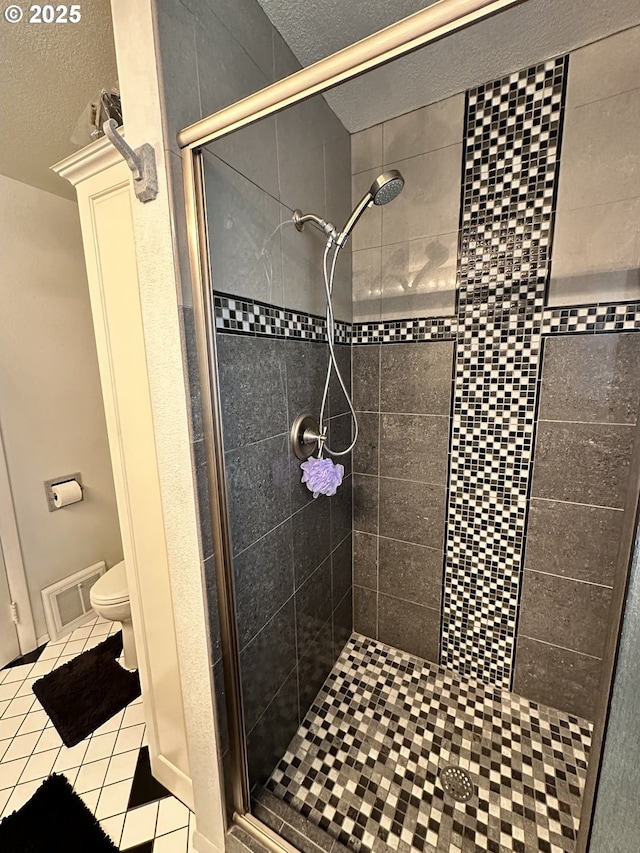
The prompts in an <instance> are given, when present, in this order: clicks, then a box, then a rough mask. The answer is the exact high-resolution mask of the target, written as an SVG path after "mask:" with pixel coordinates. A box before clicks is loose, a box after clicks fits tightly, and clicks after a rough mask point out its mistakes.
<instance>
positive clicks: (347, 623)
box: [332, 586, 353, 660]
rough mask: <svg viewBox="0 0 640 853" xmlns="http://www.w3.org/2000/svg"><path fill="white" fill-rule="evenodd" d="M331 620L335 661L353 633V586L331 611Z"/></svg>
mask: <svg viewBox="0 0 640 853" xmlns="http://www.w3.org/2000/svg"><path fill="white" fill-rule="evenodd" d="M332 620H333V654H334V660H337V659H338V657H339V656H340V654H341V652H342V649H343V648H344V646H345V643H346V642H347V640H348V639H349V637H350V636H351V634H352V633H353V586H352V587H351V589H350V590H349V592H348V593H347V594H346V595H345V597H344V598H343V599H342V601H341V602H340V603H339V604H338V606H337V607H336V609H335V610H334V611H333V615H332Z"/></svg>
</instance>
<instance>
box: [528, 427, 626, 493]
mask: <svg viewBox="0 0 640 853" xmlns="http://www.w3.org/2000/svg"><path fill="white" fill-rule="evenodd" d="M633 441H634V428H633V427H631V426H613V425H611V424H604V425H601V424H575V423H571V424H567V423H562V422H550V421H541V422H540V424H539V425H538V437H537V440H536V450H535V463H534V472H533V487H532V495H533V497H539V498H551V499H552V500H562V501H573V502H575V503H582V504H593V505H596V506H605V507H623V506H624V500H625V496H626V490H627V478H628V474H629V462H630V459H631V451H632V449H633Z"/></svg>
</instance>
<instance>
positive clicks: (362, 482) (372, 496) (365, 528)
mask: <svg viewBox="0 0 640 853" xmlns="http://www.w3.org/2000/svg"><path fill="white" fill-rule="evenodd" d="M353 529H354V530H359V531H361V532H362V533H377V532H378V478H377V477H374V476H370V475H368V474H354V475H353Z"/></svg>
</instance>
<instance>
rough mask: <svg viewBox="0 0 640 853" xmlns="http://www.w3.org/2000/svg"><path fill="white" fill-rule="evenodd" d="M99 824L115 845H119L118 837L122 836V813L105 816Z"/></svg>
mask: <svg viewBox="0 0 640 853" xmlns="http://www.w3.org/2000/svg"><path fill="white" fill-rule="evenodd" d="M100 826H101V827H102V828H103V829H104V831H105V832H106V833H107V835H108V836H109V838H110V839H111V840H112V841H113V843H114V844H115V845H116V847H118V848H119V847H120V838H121V837H122V827H123V826H124V815H123V814H117V815H114V816H113V817H107V818H105V819H104V820H101V821H100Z"/></svg>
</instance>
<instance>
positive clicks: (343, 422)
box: [327, 414, 353, 477]
mask: <svg viewBox="0 0 640 853" xmlns="http://www.w3.org/2000/svg"><path fill="white" fill-rule="evenodd" d="M352 427H353V424H352V420H351V414H348V415H338V416H337V417H335V418H331V420H329V421H328V422H327V439H328V447H330V448H331V450H333V451H334V453H343V451H345V450H346V449H347V448H348V447H349V446H350V445H351V441H352V435H353V430H352ZM327 456H331V454H330V453H329V452H328V451H327ZM352 456H353V453H352V451H349V453H346V454H344V455H342V456H332V457H331V458H332V459H333V461H334V462H335V463H337V464H339V465H342V467H343V468H344V476H345V477H348V476H349V474H350V473H351V469H352V464H351V463H352Z"/></svg>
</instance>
